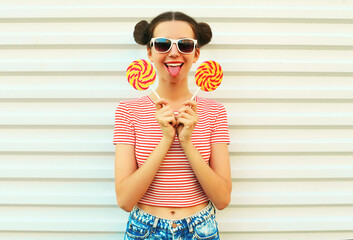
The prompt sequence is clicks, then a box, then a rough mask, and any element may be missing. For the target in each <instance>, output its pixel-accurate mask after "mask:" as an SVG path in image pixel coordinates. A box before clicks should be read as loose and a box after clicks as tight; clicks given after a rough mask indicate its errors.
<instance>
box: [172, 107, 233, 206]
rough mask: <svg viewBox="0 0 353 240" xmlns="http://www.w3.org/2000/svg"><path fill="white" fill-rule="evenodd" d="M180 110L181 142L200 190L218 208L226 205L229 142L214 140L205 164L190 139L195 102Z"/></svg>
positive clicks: (179, 133) (194, 117) (195, 114)
mask: <svg viewBox="0 0 353 240" xmlns="http://www.w3.org/2000/svg"><path fill="white" fill-rule="evenodd" d="M185 105H189V106H190V107H189V106H187V107H184V108H182V109H181V110H180V112H181V113H180V114H179V118H178V122H177V124H180V125H179V127H178V131H177V134H178V137H179V141H180V144H181V146H182V148H183V150H184V152H185V154H186V156H187V158H188V159H189V162H190V165H191V167H192V169H193V171H194V173H195V175H196V177H197V179H198V181H199V182H200V184H201V186H202V188H203V190H204V191H205V193H206V194H207V196H208V197H209V198H210V200H211V201H212V202H213V203H214V204H215V206H216V207H217V208H218V209H224V208H225V207H227V206H228V205H229V203H230V200H231V191H232V180H231V172H230V160H229V152H228V145H227V144H226V143H216V144H212V145H211V158H210V164H209V165H208V164H207V163H206V162H205V160H204V159H203V157H202V155H201V154H200V152H199V151H198V150H197V148H196V147H195V146H194V145H193V143H192V141H191V134H192V131H193V129H194V127H195V125H196V123H197V122H198V116H197V113H196V112H197V109H196V103H195V102H187V103H185Z"/></svg>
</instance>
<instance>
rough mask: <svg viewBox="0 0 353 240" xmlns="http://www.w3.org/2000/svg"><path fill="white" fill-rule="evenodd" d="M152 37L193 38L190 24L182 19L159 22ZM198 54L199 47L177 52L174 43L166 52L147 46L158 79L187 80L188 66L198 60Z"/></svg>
mask: <svg viewBox="0 0 353 240" xmlns="http://www.w3.org/2000/svg"><path fill="white" fill-rule="evenodd" d="M153 37H164V38H170V39H182V38H191V39H195V35H194V32H193V30H192V28H191V26H190V25H189V24H188V23H187V22H184V21H167V22H161V23H159V24H158V25H157V26H156V28H155V29H154V32H153ZM199 55H200V49H198V48H196V49H195V51H194V52H192V53H190V54H183V53H181V52H179V50H178V48H177V46H176V44H173V46H172V48H171V49H170V51H169V52H166V53H159V52H157V51H156V50H155V49H154V47H152V48H148V58H149V60H150V61H151V62H153V63H154V66H155V67H156V69H157V71H158V75H159V80H160V81H170V82H179V81H182V80H187V77H188V73H189V71H190V68H191V66H192V64H193V63H195V62H196V61H197V60H198V58H199ZM179 65H180V66H179Z"/></svg>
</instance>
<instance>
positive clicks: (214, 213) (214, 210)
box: [210, 201, 216, 216]
mask: <svg viewBox="0 0 353 240" xmlns="http://www.w3.org/2000/svg"><path fill="white" fill-rule="evenodd" d="M210 203H211V205H212V208H213V215H215V216H216V207H215V206H214V204H213V202H211V201H210Z"/></svg>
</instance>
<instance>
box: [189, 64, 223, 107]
mask: <svg viewBox="0 0 353 240" xmlns="http://www.w3.org/2000/svg"><path fill="white" fill-rule="evenodd" d="M222 79H223V70H222V68H221V65H219V64H218V63H217V62H215V61H212V60H210V61H205V62H203V63H201V65H200V66H199V67H198V68H197V70H196V74H195V81H196V84H197V86H199V87H198V89H197V91H196V92H195V94H194V96H193V97H192V98H191V99H192V100H193V99H194V97H195V96H196V94H197V92H198V91H199V90H200V88H201V89H202V90H203V91H206V92H210V91H213V90H215V89H216V88H217V87H218V86H219V85H220V84H221V82H222Z"/></svg>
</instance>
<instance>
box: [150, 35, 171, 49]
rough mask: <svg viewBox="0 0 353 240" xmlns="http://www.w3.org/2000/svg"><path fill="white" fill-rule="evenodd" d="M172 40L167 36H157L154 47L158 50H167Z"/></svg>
mask: <svg viewBox="0 0 353 240" xmlns="http://www.w3.org/2000/svg"><path fill="white" fill-rule="evenodd" d="M171 44H172V42H171V41H170V40H169V39H166V38H157V39H156V40H155V42H154V48H155V49H156V50H157V51H158V52H167V51H168V50H169V48H170V46H171Z"/></svg>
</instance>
